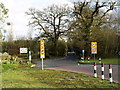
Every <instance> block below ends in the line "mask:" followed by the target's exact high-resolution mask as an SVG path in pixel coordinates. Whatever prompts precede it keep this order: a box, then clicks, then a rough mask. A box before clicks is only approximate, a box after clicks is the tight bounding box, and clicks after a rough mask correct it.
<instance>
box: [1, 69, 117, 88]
mask: <svg viewBox="0 0 120 90" xmlns="http://www.w3.org/2000/svg"><path fill="white" fill-rule="evenodd" d="M2 80H3V82H2V87H3V88H118V84H116V83H112V84H110V83H109V81H107V80H101V79H100V78H94V77H93V76H88V75H84V74H78V73H70V72H64V71H54V70H40V69H36V68H30V67H24V68H18V69H14V70H11V71H8V72H4V73H2Z"/></svg>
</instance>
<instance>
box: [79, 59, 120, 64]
mask: <svg viewBox="0 0 120 90" xmlns="http://www.w3.org/2000/svg"><path fill="white" fill-rule="evenodd" d="M94 62H96V63H97V64H101V63H104V64H120V60H119V59H117V58H110V59H109V58H107V59H102V60H101V61H99V60H93V59H91V60H90V61H89V62H88V60H84V62H82V61H79V63H86V64H93V63H94Z"/></svg>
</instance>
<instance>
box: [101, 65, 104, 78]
mask: <svg viewBox="0 0 120 90" xmlns="http://www.w3.org/2000/svg"><path fill="white" fill-rule="evenodd" d="M101 70H102V72H101V74H102V80H104V64H103V63H102V64H101Z"/></svg>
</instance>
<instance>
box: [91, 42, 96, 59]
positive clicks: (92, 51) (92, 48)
mask: <svg viewBox="0 0 120 90" xmlns="http://www.w3.org/2000/svg"><path fill="white" fill-rule="evenodd" d="M91 53H92V54H94V60H95V54H97V42H91Z"/></svg>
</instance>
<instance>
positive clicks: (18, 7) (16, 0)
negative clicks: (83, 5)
mask: <svg viewBox="0 0 120 90" xmlns="http://www.w3.org/2000/svg"><path fill="white" fill-rule="evenodd" d="M70 1H79V0H0V2H2V3H4V5H5V7H6V8H8V9H9V14H8V15H9V21H10V22H11V23H12V29H13V36H14V39H16V38H18V37H27V32H28V30H29V29H30V28H29V27H28V26H27V24H28V20H27V19H28V17H27V16H26V14H25V12H26V11H28V9H29V8H37V9H42V8H46V7H48V6H50V5H52V4H57V5H61V4H68V5H72V3H71V2H70ZM94 1H96V0H94ZM100 1H107V0H100ZM112 1H116V0H112ZM33 35H34V34H33Z"/></svg>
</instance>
